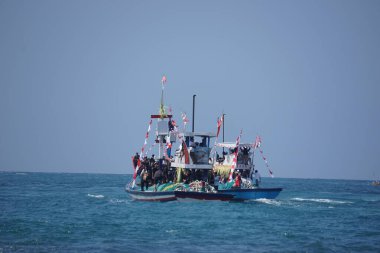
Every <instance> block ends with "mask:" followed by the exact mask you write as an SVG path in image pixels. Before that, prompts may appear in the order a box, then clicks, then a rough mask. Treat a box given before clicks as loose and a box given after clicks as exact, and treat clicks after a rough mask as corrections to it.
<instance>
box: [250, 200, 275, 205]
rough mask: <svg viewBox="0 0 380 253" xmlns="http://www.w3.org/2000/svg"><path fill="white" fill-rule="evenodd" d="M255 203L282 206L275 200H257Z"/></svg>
mask: <svg viewBox="0 0 380 253" xmlns="http://www.w3.org/2000/svg"><path fill="white" fill-rule="evenodd" d="M254 201H255V202H259V203H264V204H268V205H275V206H279V205H281V202H280V201H278V200H274V199H255V200H254Z"/></svg>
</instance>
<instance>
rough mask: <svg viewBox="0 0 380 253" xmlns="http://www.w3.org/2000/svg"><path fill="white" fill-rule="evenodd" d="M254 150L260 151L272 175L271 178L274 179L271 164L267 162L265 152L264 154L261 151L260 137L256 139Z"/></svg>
mask: <svg viewBox="0 0 380 253" xmlns="http://www.w3.org/2000/svg"><path fill="white" fill-rule="evenodd" d="M254 148H255V149H259V151H260V154H261V157H262V158H263V160H264V163H265V166H266V167H267V169H268V171H269V175H270V176H271V177H274V176H273V171H272V170H271V169H270V166H269V164H268V160H267V158H266V157H265V156H264V152H263V150H262V149H261V137H260V136H257V137H256V140H255V145H254Z"/></svg>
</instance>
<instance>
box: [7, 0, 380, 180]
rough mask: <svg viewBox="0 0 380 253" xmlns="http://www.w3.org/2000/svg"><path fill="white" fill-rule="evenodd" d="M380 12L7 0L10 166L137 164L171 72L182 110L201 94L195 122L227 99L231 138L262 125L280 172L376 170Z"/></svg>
mask: <svg viewBox="0 0 380 253" xmlns="http://www.w3.org/2000/svg"><path fill="white" fill-rule="evenodd" d="M379 13H380V2H379V1H377V0H373V1H371V0H362V1H359V0H354V1H353V0H334V1H331V0H320V1H303V0H289V1H261V0H260V1H254V0H250V1H244V0H241V1H232V0H229V1H225V0H218V1H216V0H209V1H200V0H192V1H175V0H173V1H171V0H160V1H153V0H152V1H147V0H136V1H125V0H123V1H121V0H120V1H118V0H111V1H98V0H81V1H74V0H68V1H61V0H54V1H51V0H46V1H44V0H36V1H23V0H16V1H13V0H0V171H26V172H32V171H36V172H37V171H38V172H86V173H132V165H131V156H132V155H133V154H134V153H135V152H139V151H140V149H141V147H142V145H143V142H144V137H145V133H146V131H147V127H148V122H149V120H150V115H151V114H155V113H157V112H158V110H159V103H160V95H161V83H160V81H161V77H162V75H164V74H165V75H166V77H167V83H166V87H165V104H166V105H167V106H170V107H171V108H172V110H173V114H174V118H175V119H176V120H177V122H179V123H180V124H181V118H180V114H181V112H186V113H187V115H188V117H189V118H190V119H191V115H192V97H193V94H196V112H195V130H196V131H207V132H216V120H217V117H219V116H220V115H221V114H222V113H225V114H226V116H225V140H226V141H235V139H236V137H237V136H238V134H239V132H240V130H241V129H242V130H243V136H242V142H253V141H254V139H255V137H256V136H257V135H260V136H261V137H262V149H263V152H264V154H265V156H266V157H267V159H268V161H269V165H270V167H271V169H272V171H273V172H274V175H275V176H276V177H285V178H331V179H374V177H376V178H379V177H380V159H379V155H380V147H379V143H380V131H379V129H380V113H379V109H380V99H379V95H380V47H379V45H380V25H379V24H380V15H379ZM190 125H191V122H190ZM152 135H153V134H152ZM151 143H152V141H151V140H150V141H149V142H148V145H150V144H151ZM257 158H259V157H258V156H257ZM256 166H257V168H258V169H259V170H260V171H261V172H262V173H261V174H262V175H263V176H268V173H267V171H266V168H265V164H264V162H263V161H262V160H261V159H257V160H256Z"/></svg>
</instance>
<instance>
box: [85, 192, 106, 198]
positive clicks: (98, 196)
mask: <svg viewBox="0 0 380 253" xmlns="http://www.w3.org/2000/svg"><path fill="white" fill-rule="evenodd" d="M87 196H88V197H90V198H96V199H102V198H104V195H101V194H99V195H93V194H90V193H89V194H87Z"/></svg>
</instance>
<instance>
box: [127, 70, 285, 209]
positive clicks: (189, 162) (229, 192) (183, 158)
mask: <svg viewBox="0 0 380 253" xmlns="http://www.w3.org/2000/svg"><path fill="white" fill-rule="evenodd" d="M164 79H165V81H166V77H165V78H163V80H164ZM163 87H164V86H163ZM163 95H164V89H162V92H161V104H160V111H159V114H153V115H151V117H150V123H149V127H148V131H147V133H146V138H145V142H144V145H143V147H142V149H141V153H140V155H138V154H137V153H136V156H135V158H133V159H134V161H135V162H134V175H133V180H132V182H130V183H129V184H127V185H126V187H125V191H126V192H127V193H128V195H129V196H130V197H131V198H132V199H134V200H137V201H159V202H165V201H173V200H191V199H193V200H220V201H230V200H232V201H236V200H237V201H244V200H251V199H258V198H267V199H273V198H276V197H277V196H278V194H279V193H280V192H281V191H282V188H262V187H260V186H259V185H257V184H256V185H255V184H253V182H252V181H251V180H250V178H252V174H253V172H254V164H253V156H254V152H253V150H254V149H255V148H256V143H255V144H240V142H238V141H237V142H236V143H224V142H223V143H218V144H217V146H218V147H222V148H223V149H224V148H228V149H230V150H235V152H230V154H227V153H224V152H223V158H222V160H220V159H217V157H214V158H213V157H212V156H213V154H214V153H212V151H213V150H214V148H215V145H216V143H217V142H216V141H215V143H214V145H213V148H211V146H210V141H211V139H212V138H214V137H216V138H217V137H218V134H219V130H220V124H219V121H218V130H217V134H214V133H212V132H196V131H195V130H194V107H195V95H194V96H193V122H192V123H193V124H192V131H191V132H186V131H185V129H186V128H185V121H184V129H183V131H179V130H178V128H176V127H173V122H174V120H173V119H172V118H173V115H172V114H168V113H166V110H165V107H164V102H163ZM153 120H157V130H156V138H155V142H154V143H155V144H156V145H157V146H158V158H153V157H152V158H151V159H153V162H152V164H154V165H151V164H150V163H149V162H146V157H147V153H146V152H145V153H144V150H145V146H146V144H147V140H148V137H149V132H150V129H151V125H152V121H153ZM223 137H224V128H223ZM239 139H240V136H239ZM223 141H224V140H223ZM174 145H176V146H178V147H177V148H176V149H175V148H174ZM172 149H173V150H175V151H174V152H173V153H174V156H171V154H172ZM243 150H245V151H243ZM247 150H248V151H247ZM251 150H252V151H251ZM136 157H137V158H136ZM143 157H144V161H143V162H141V159H142V158H143ZM140 158H141V159H140ZM231 168H233V169H231ZM145 169H146V170H147V171H148V172H146V171H145ZM154 170H156V171H157V172H158V171H159V172H161V176H162V174H163V175H164V178H165V180H164V182H159V183H157V182H156V180H154V183H153V182H152V181H153V180H148V179H147V180H141V179H140V180H139V175H140V174H141V175H142V174H144V175H143V176H144V177H145V176H146V175H150V176H149V177H148V178H153V174H154ZM165 170H166V172H165ZM141 171H143V173H141ZM231 171H236V172H240V173H241V174H242V183H241V185H239V187H235V180H233V178H232V177H231V173H230V172H231ZM169 172H171V173H170V174H171V177H169V176H168V174H169ZM215 172H217V174H218V175H220V176H223V175H225V174H228V175H229V177H228V182H226V183H223V184H219V185H218V187H214V186H216V184H215V179H214V174H215ZM239 177H240V176H239ZM139 181H141V182H142V183H144V184H145V185H140V186H139V184H138V182H139ZM136 182H137V183H136Z"/></svg>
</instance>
